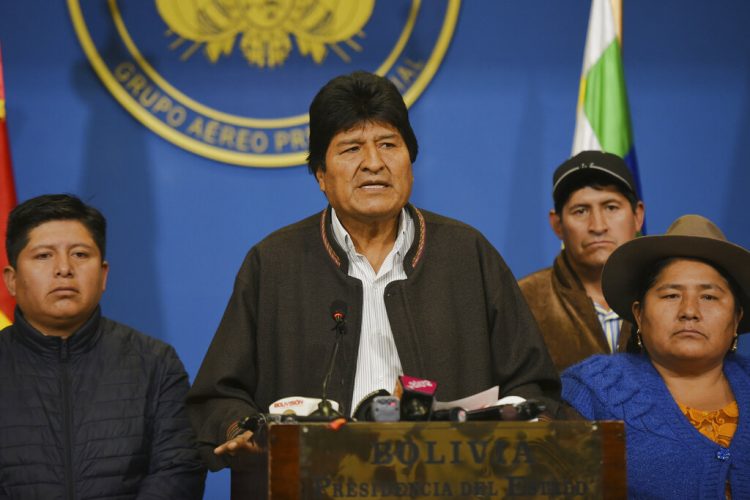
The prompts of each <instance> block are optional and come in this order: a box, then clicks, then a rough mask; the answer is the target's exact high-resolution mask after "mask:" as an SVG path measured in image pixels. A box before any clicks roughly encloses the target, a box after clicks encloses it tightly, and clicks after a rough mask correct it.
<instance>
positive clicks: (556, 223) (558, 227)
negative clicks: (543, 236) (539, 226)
mask: <svg viewBox="0 0 750 500" xmlns="http://www.w3.org/2000/svg"><path fill="white" fill-rule="evenodd" d="M549 226H550V227H551V228H552V231H554V232H555V234H556V235H557V237H558V238H560V240H561V241H562V239H563V233H562V219H561V218H560V216H559V215H558V214H557V212H555V210H554V209H551V210H550V211H549Z"/></svg>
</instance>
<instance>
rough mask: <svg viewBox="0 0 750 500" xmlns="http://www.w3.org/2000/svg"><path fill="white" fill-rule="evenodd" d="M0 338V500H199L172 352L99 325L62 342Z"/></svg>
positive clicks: (180, 375)
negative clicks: (104, 499)
mask: <svg viewBox="0 0 750 500" xmlns="http://www.w3.org/2000/svg"><path fill="white" fill-rule="evenodd" d="M15 317H16V322H15V324H13V325H11V326H9V327H8V328H6V329H5V330H3V331H2V332H0V499H3V500H4V499H19V500H20V499H23V500H33V499H44V500H53V499H65V500H73V499H93V498H97V499H102V498H107V499H131V498H138V499H146V498H149V499H152V498H153V499H156V498H165V499H166V498H169V499H199V498H201V497H202V495H203V487H204V480H205V469H204V467H203V466H202V464H201V462H200V459H199V457H198V452H197V451H196V448H195V446H194V435H193V432H192V430H191V428H190V424H189V423H188V419H187V416H186V413H185V409H184V398H185V395H186V393H187V390H188V378H187V374H186V373H185V369H184V368H183V366H182V363H181V362H180V360H179V359H178V357H177V354H176V353H175V351H174V349H173V348H172V347H170V346H169V345H167V344H165V343H163V342H161V341H158V340H156V339H153V338H150V337H147V336H146V335H143V334H141V333H138V332H136V331H135V330H133V329H131V328H129V327H127V326H125V325H122V324H119V323H116V322H114V321H111V320H109V319H107V318H104V317H102V316H101V312H100V310H99V308H97V310H96V312H95V313H94V314H93V316H92V317H91V318H90V319H89V320H88V322H87V323H86V324H85V325H83V327H81V329H79V330H78V331H77V332H76V333H75V334H73V335H72V336H71V337H69V338H68V339H67V340H63V339H61V338H59V337H46V336H44V335H42V334H41V333H39V332H38V331H37V330H36V329H34V328H33V327H32V326H31V325H29V323H28V322H27V321H26V320H25V318H24V317H23V314H22V313H21V312H20V311H19V310H16V315H15Z"/></svg>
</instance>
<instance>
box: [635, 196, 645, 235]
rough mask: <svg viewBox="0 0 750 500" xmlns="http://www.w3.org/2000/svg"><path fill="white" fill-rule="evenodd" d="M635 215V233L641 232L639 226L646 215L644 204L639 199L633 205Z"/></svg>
mask: <svg viewBox="0 0 750 500" xmlns="http://www.w3.org/2000/svg"><path fill="white" fill-rule="evenodd" d="M633 214H634V215H635V232H636V234H638V233H640V232H641V228H642V227H643V220H644V218H645V216H646V206H645V205H644V204H643V202H642V201H639V202H638V203H637V204H636V205H635V211H634V212H633Z"/></svg>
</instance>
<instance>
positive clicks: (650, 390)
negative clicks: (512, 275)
mask: <svg viewBox="0 0 750 500" xmlns="http://www.w3.org/2000/svg"><path fill="white" fill-rule="evenodd" d="M602 286H603V290H604V295H605V297H606V299H607V302H608V303H609V304H610V306H611V307H612V308H613V309H614V310H615V311H616V312H617V313H618V314H619V315H620V317H621V318H624V319H627V320H629V321H631V322H632V323H633V324H635V325H637V327H638V330H637V333H636V336H635V343H636V344H637V346H638V347H637V350H639V351H640V352H639V353H630V354H620V355H615V356H594V357H591V358H589V359H587V360H585V361H583V362H582V363H580V364H578V365H575V366H573V367H571V368H569V369H568V370H566V371H565V372H564V373H563V375H562V382H563V399H565V400H566V401H567V402H568V403H569V404H570V405H571V406H573V408H575V409H576V410H577V411H578V412H579V413H580V414H581V415H582V416H583V417H584V418H586V419H589V420H623V421H624V422H625V434H626V448H627V462H626V463H627V476H628V491H629V496H630V497H632V498H660V499H663V498H668V499H671V498H680V499H684V498H701V499H703V498H729V497H730V496H731V497H733V498H735V499H739V498H743V499H744V498H748V499H750V360H749V359H748V358H745V357H742V356H740V355H738V354H736V353H735V351H736V350H737V339H738V333H742V332H747V331H750V298H749V297H750V252H748V251H747V250H746V249H744V248H742V247H740V246H738V245H734V244H732V243H730V242H728V241H727V240H726V238H725V237H724V235H723V234H722V232H721V231H720V230H719V228H717V227H716V226H715V225H714V224H713V223H712V222H711V221H709V220H708V219H706V218H704V217H701V216H697V215H685V216H683V217H680V218H679V219H677V220H676V221H675V222H674V223H673V224H672V225H671V226H670V228H669V229H668V230H667V232H666V234H664V235H660V236H645V237H642V238H637V239H635V240H632V241H630V242H628V243H625V244H624V245H622V246H620V247H619V248H618V249H617V250H615V252H614V253H613V254H612V255H611V256H610V257H609V260H608V261H607V264H606V265H605V267H604V271H603V274H602ZM745 312H746V313H747V314H743V313H745Z"/></svg>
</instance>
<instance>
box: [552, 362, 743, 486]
mask: <svg viewBox="0 0 750 500" xmlns="http://www.w3.org/2000/svg"><path fill="white" fill-rule="evenodd" d="M724 373H725V375H726V377H727V379H728V380H729V385H730V386H731V388H732V391H733V392H734V396H735V398H736V399H737V405H738V407H739V411H740V416H739V424H738V426H737V431H736V432H735V434H734V437H733V438H732V442H731V444H730V446H729V448H723V447H721V446H719V445H718V444H716V443H714V442H713V441H711V440H710V439H708V438H706V437H705V436H703V435H702V434H701V433H699V432H698V430H697V429H696V428H695V427H693V425H692V424H691V423H690V422H689V421H688V419H687V418H686V417H685V416H684V415H683V414H682V411H681V410H680V408H679V406H677V403H676V402H675V401H674V399H673V398H672V395H671V394H670V393H669V390H668V389H667V387H666V385H665V384H664V380H663V379H662V378H661V376H660V375H659V374H658V372H657V371H656V369H655V368H654V366H653V365H652V364H651V362H650V361H649V359H648V357H647V356H645V355H638V354H617V355H609V356H608V355H597V356H593V357H591V358H588V359H587V360H585V361H583V362H582V363H579V364H577V365H575V366H572V367H570V368H569V369H567V370H566V371H565V372H563V374H562V383H563V391H562V396H563V399H564V400H565V401H567V402H568V403H569V404H570V405H571V406H573V407H574V408H575V409H576V410H578V412H579V413H580V414H581V415H583V416H584V417H585V418H587V419H590V420H623V421H624V422H625V439H626V448H627V452H626V455H627V476H628V496H629V498H639V499H647V498H654V499H657V498H658V499H673V498H674V499H691V498H696V499H724V498H725V496H724V493H725V492H724V489H725V483H726V481H727V480H728V481H729V483H730V485H731V489H732V498H733V499H750V359H747V358H744V357H741V356H739V355H735V354H730V355H728V356H727V357H726V359H725V361H724ZM605 488H606V485H605Z"/></svg>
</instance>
